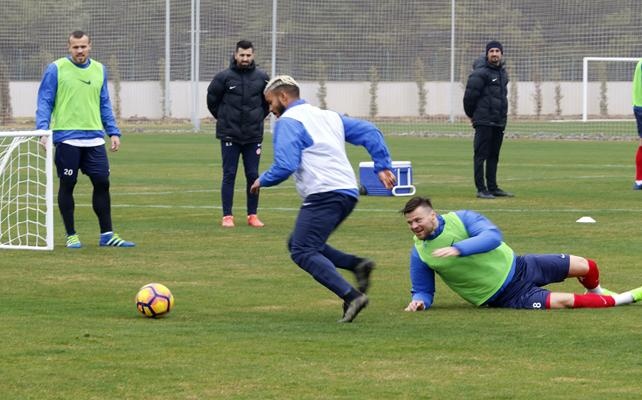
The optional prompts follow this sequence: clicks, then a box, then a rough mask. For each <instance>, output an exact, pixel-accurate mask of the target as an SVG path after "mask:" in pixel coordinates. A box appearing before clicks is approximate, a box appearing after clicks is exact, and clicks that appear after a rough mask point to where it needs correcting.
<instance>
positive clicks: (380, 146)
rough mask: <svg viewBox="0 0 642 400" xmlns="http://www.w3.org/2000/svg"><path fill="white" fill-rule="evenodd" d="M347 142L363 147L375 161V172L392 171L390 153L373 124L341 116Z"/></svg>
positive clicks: (381, 135)
mask: <svg viewBox="0 0 642 400" xmlns="http://www.w3.org/2000/svg"><path fill="white" fill-rule="evenodd" d="M341 121H343V130H344V131H345V138H346V141H347V142H348V143H350V144H353V145H356V146H363V147H365V148H366V150H367V151H368V154H370V157H372V161H374V171H375V172H379V171H381V170H383V169H390V170H391V169H392V160H391V159H390V152H389V151H388V147H387V146H386V142H385V141H384V140H383V134H382V133H381V131H380V130H379V128H377V127H376V126H375V125H374V124H373V123H371V122H368V121H364V120H362V119H357V118H350V117H346V116H344V115H341Z"/></svg>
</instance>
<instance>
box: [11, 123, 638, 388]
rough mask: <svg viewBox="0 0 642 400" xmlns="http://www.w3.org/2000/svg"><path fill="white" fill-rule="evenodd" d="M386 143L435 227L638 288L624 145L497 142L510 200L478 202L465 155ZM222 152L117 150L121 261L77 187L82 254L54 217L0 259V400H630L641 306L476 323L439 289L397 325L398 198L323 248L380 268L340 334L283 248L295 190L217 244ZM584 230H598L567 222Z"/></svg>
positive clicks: (131, 140)
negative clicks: (483, 221)
mask: <svg viewBox="0 0 642 400" xmlns="http://www.w3.org/2000/svg"><path fill="white" fill-rule="evenodd" d="M270 141H271V137H267V138H266V142H265V152H264V157H263V159H262V168H261V170H264V169H265V168H266V167H267V166H268V165H269V163H270V161H271V157H272V154H271V145H270ZM387 141H388V143H389V146H390V148H391V151H392V153H393V159H395V160H411V161H412V163H413V164H412V165H413V172H414V183H415V185H416V186H417V189H418V194H421V195H428V196H430V197H431V198H432V199H433V202H434V203H435V207H436V208H437V209H438V210H439V211H442V212H446V211H450V210H456V209H462V208H468V209H474V210H477V211H480V212H483V213H485V214H486V215H487V216H489V217H490V218H491V219H492V220H493V221H494V222H495V223H497V224H498V225H499V226H500V227H502V229H503V232H504V235H505V240H506V242H507V243H509V244H510V245H511V246H512V247H513V248H514V249H515V250H516V251H517V252H518V253H525V252H541V253H559V252H567V253H572V254H577V255H583V256H587V257H591V258H594V259H596V260H597V261H598V264H599V265H600V268H601V271H602V283H603V285H604V286H606V287H608V288H610V289H613V290H618V291H623V290H626V289H630V288H632V287H636V286H640V285H642V263H641V262H640V258H639V253H640V238H641V237H642V225H641V224H640V221H641V219H642V197H641V196H642V193H639V192H636V191H633V190H631V185H632V182H633V181H632V179H633V175H634V167H633V158H634V148H635V142H634V141H633V138H632V139H631V141H545V140H525V139H519V140H506V141H505V144H504V148H503V150H502V160H501V164H500V171H499V181H500V185H501V186H502V187H503V188H504V189H506V190H510V191H513V192H515V193H516V195H517V197H515V198H513V199H497V200H493V201H484V200H478V199H476V198H475V197H474V194H475V191H474V187H473V184H472V164H471V158H472V144H471V141H470V139H469V138H416V137H399V136H392V137H388V138H387ZM219 154H220V147H219V144H218V141H216V140H215V139H214V138H213V135H211V134H138V135H137V134H132V135H129V136H128V137H125V138H124V140H123V147H122V150H121V151H120V152H119V153H116V154H114V155H112V156H111V163H112V202H113V217H114V224H115V228H116V229H117V231H118V232H119V233H120V234H121V235H122V236H123V237H124V238H126V239H128V240H133V241H136V242H137V243H138V246H137V247H136V248H134V249H104V248H98V247H97V240H98V227H97V222H96V218H95V216H94V215H93V212H92V210H91V206H90V187H91V185H90V183H89V181H88V180H87V179H86V177H83V180H82V181H81V182H80V184H79V186H78V187H77V195H76V203H77V209H76V218H77V228H78V231H79V234H80V236H81V239H82V240H83V242H84V244H85V247H84V248H83V249H80V250H68V249H65V248H64V234H63V228H62V222H61V220H60V217H59V215H58V214H57V211H56V249H55V250H54V251H53V252H36V251H6V250H5V251H1V252H0V282H1V285H2V287H1V289H0V360H1V362H0V398H2V399H3V400H8V399H21V400H22V399H38V400H47V399H141V398H164V399H418V398H425V399H459V398H468V399H569V398H574V399H579V398H588V399H598V398H599V399H604V398H608V399H630V398H634V397H636V396H639V394H640V392H641V391H642V384H641V383H640V376H642V357H641V356H640V354H641V353H640V349H641V347H640V343H642V305H638V304H634V305H631V306H626V307H619V308H613V309H603V310H562V311H514V310H496V309H477V308H474V307H472V306H470V305H469V304H467V303H465V302H464V301H463V300H461V299H460V298H458V297H457V296H456V295H454V294H453V293H452V292H451V291H450V290H449V289H448V288H446V287H445V286H444V285H443V284H442V282H441V281H439V282H438V287H437V295H436V300H435V305H434V307H433V308H432V309H431V310H430V311H428V312H425V313H414V314H410V313H404V312H403V311H402V310H403V308H404V306H405V305H406V304H407V303H408V301H409V279H408V273H407V264H408V256H409V251H410V246H411V235H410V233H409V231H408V229H407V227H406V224H405V222H404V220H403V218H402V217H401V216H400V215H399V213H398V212H397V210H399V209H400V208H401V207H402V205H403V204H404V203H405V201H406V200H407V198H403V197H390V198H388V197H362V199H361V201H360V203H359V205H358V206H357V209H356V210H355V212H354V213H353V214H352V216H351V217H350V218H349V219H348V220H347V221H346V222H345V224H344V225H343V226H341V228H340V229H339V230H338V231H337V232H336V233H335V234H334V235H333V236H332V237H331V240H330V243H332V244H334V245H335V246H337V247H339V248H342V249H345V250H347V251H350V252H354V253H357V254H361V255H366V256H369V257H372V258H374V259H375V260H376V261H377V262H378V268H377V270H376V271H375V273H374V274H373V285H372V289H371V295H370V297H371V303H370V306H369V307H368V308H366V309H365V310H364V311H363V312H362V313H361V314H360V315H359V317H358V318H357V319H356V321H355V322H354V323H352V324H338V323H336V320H337V319H338V318H340V316H341V302H340V301H339V300H338V299H337V298H335V297H334V295H333V294H332V293H331V292H329V291H327V290H326V289H324V288H323V287H321V286H320V285H318V284H317V283H316V282H315V281H313V280H312V279H311V278H310V277H309V276H308V275H307V274H306V273H305V272H303V271H302V270H300V269H299V268H298V267H297V266H296V265H294V264H293V263H292V262H291V261H290V259H289V256H288V253H287V250H286V246H285V241H286V238H287V236H288V234H289V232H290V230H291V228H292V225H293V223H294V219H295V216H296V212H297V210H298V206H299V204H300V200H299V198H298V197H297V195H296V193H295V190H294V186H293V184H292V182H291V181H287V182H285V183H283V184H282V185H281V186H278V187H276V188H266V189H263V190H262V192H261V203H260V216H261V218H262V219H263V221H264V222H265V223H266V227H265V228H263V229H260V230H256V229H251V228H249V227H247V226H243V225H242V224H239V225H240V226H238V227H237V228H235V229H233V230H224V229H223V228H221V227H220V226H219V222H220V217H221V209H220V191H219V186H220V174H221V168H220V156H219ZM350 154H351V157H352V161H353V162H354V165H355V166H356V165H357V164H358V162H359V161H366V160H367V159H368V158H367V154H366V153H365V151H363V150H362V149H360V148H354V147H351V148H350ZM241 175H242V173H241ZM243 179H244V178H243V177H242V176H239V177H238V178H237V192H236V199H235V200H236V202H235V211H236V215H237V216H238V217H237V221H238V222H243V221H242V220H243V215H244V205H245V195H244V192H243V190H238V189H240V188H242V187H243ZM585 215H588V216H592V217H593V218H595V219H596V220H597V223H596V224H578V223H576V222H575V221H576V220H577V219H578V218H579V217H581V216H585ZM350 279H351V278H350ZM149 282H161V283H164V284H165V285H167V286H168V287H169V288H171V289H172V291H173V293H174V295H175V297H176V308H175V310H173V311H172V312H171V313H170V314H169V315H168V317H167V318H164V319H159V320H152V319H146V318H144V317H142V316H140V315H139V314H138V313H137V311H136V309H135V305H134V302H133V299H134V295H135V294H136V291H137V290H138V288H139V287H140V286H142V285H143V284H146V283H149ZM553 289H555V290H564V291H580V289H581V286H580V285H579V284H578V283H577V282H576V281H573V280H569V281H567V282H565V283H563V284H559V285H555V286H554V287H553Z"/></svg>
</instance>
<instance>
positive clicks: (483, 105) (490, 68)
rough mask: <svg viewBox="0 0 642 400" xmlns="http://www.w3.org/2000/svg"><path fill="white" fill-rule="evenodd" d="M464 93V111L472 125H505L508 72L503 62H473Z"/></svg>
mask: <svg viewBox="0 0 642 400" xmlns="http://www.w3.org/2000/svg"><path fill="white" fill-rule="evenodd" d="M473 65H474V67H475V68H474V70H473V72H471V73H470V76H469V77H468V83H467V84H466V92H465V93H464V111H465V112H466V115H467V116H468V117H469V118H471V119H472V120H473V126H477V125H486V126H499V127H502V128H503V127H505V126H506V115H507V114H508V98H507V95H508V90H507V87H508V74H507V73H506V69H505V68H504V64H503V63H501V64H500V65H493V64H490V63H488V62H483V63H480V62H477V61H476V62H475V63H474V64H473Z"/></svg>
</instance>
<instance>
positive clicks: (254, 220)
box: [247, 214, 265, 228]
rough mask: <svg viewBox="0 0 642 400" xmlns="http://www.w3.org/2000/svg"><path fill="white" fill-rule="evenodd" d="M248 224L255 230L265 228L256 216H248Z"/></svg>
mask: <svg viewBox="0 0 642 400" xmlns="http://www.w3.org/2000/svg"><path fill="white" fill-rule="evenodd" d="M247 224H248V225H249V226H251V227H254V228H263V227H264V226H265V224H264V223H263V222H261V220H260V219H259V217H258V216H257V215H256V214H250V215H248V216H247Z"/></svg>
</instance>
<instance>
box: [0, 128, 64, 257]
mask: <svg viewBox="0 0 642 400" xmlns="http://www.w3.org/2000/svg"><path fill="white" fill-rule="evenodd" d="M53 242H54V241H53V145H52V133H51V131H44V130H38V131H15V132H0V249H24V250H53V247H54V243H53Z"/></svg>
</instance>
